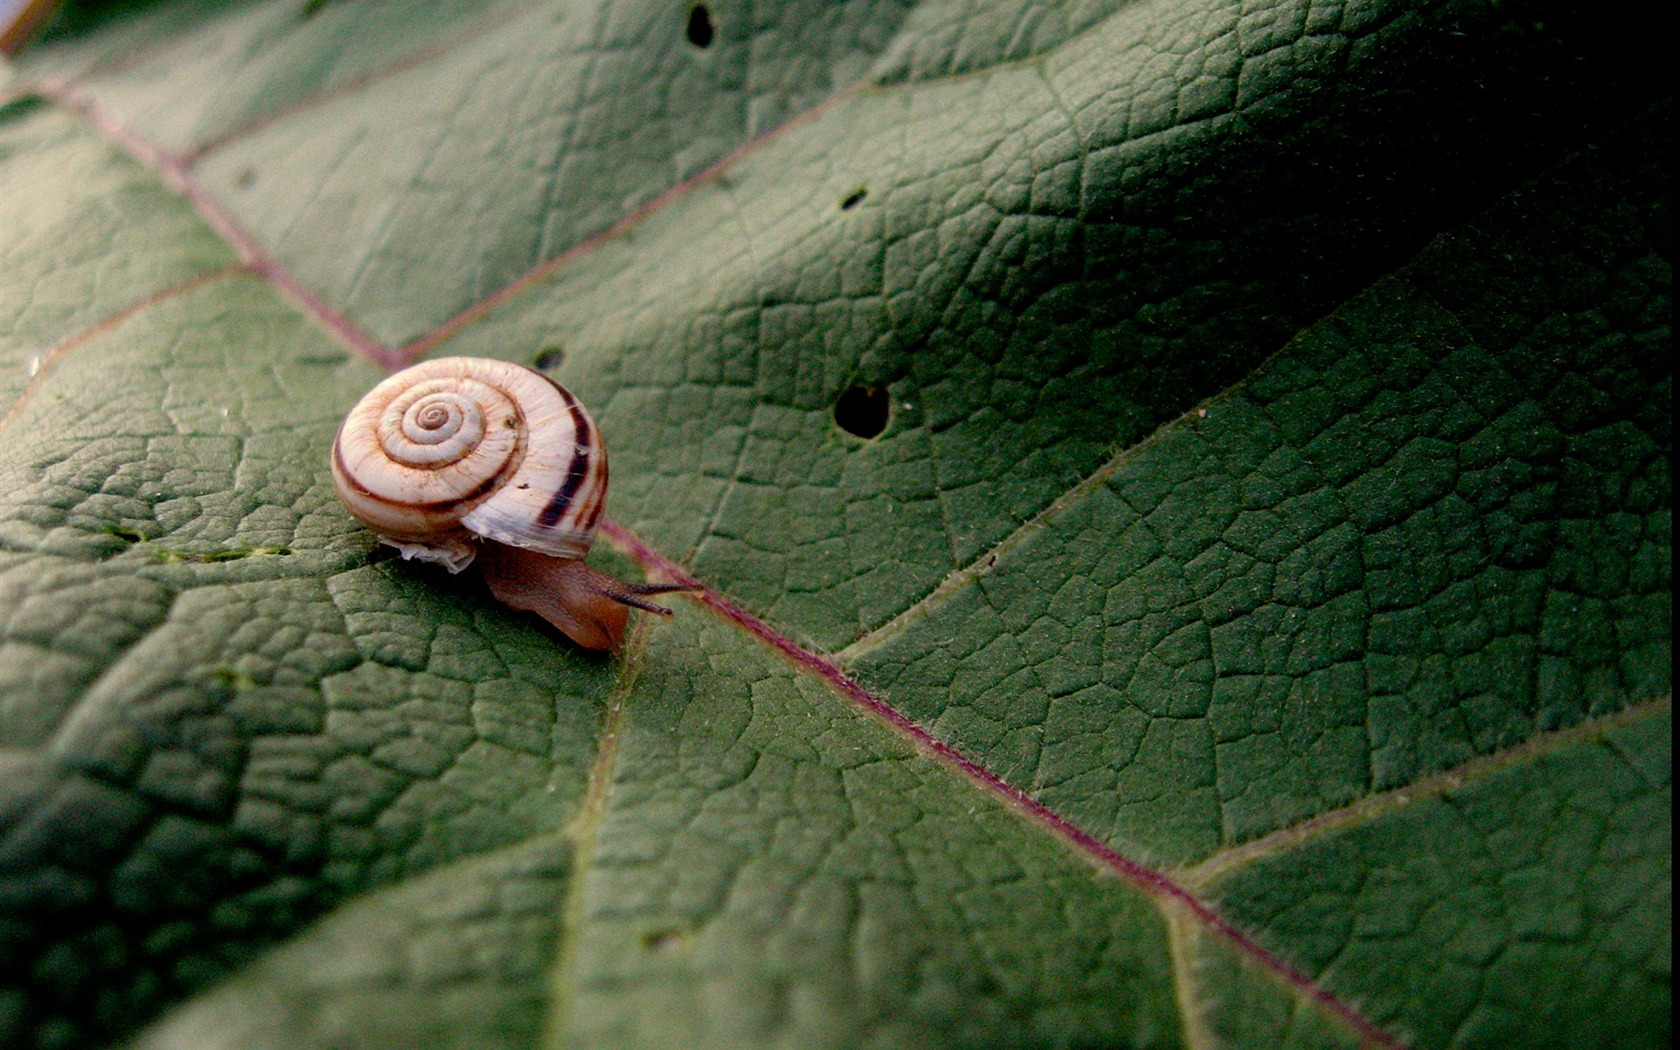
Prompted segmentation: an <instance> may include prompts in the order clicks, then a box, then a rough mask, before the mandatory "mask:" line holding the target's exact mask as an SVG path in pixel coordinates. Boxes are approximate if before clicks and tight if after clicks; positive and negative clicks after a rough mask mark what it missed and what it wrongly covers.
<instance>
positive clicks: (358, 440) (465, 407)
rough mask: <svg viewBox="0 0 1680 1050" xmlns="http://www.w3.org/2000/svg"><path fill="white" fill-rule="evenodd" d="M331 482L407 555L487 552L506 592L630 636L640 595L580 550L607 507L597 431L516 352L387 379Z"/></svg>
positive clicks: (492, 582)
mask: <svg viewBox="0 0 1680 1050" xmlns="http://www.w3.org/2000/svg"><path fill="white" fill-rule="evenodd" d="M332 471H333V481H334V483H335V484H336V485H337V487H338V494H339V498H340V499H342V500H343V501H344V505H345V507H346V508H347V509H348V510H349V511H350V513H351V515H352V516H354V517H355V518H356V519H357V520H358V521H360V522H362V523H363V524H364V525H366V526H368V527H369V528H370V529H372V530H373V531H374V532H375V533H377V534H378V536H379V538H380V540H381V541H382V542H384V543H387V544H389V545H391V546H393V547H396V548H397V549H398V550H399V551H401V552H402V555H403V557H404V558H417V559H420V560H422V561H430V562H436V563H438V564H440V565H442V566H444V567H445V568H446V569H448V570H449V571H450V572H452V573H458V572H460V571H462V570H463V569H465V568H467V567H468V566H469V565H471V564H473V563H474V562H477V563H478V565H479V567H480V570H481V571H482V573H483V576H484V580H485V583H486V584H488V585H489V587H490V591H491V593H492V594H494V595H495V596H496V597H497V599H499V600H500V601H502V602H504V603H505V604H507V605H509V606H512V607H513V608H516V609H525V610H529V611H532V612H535V613H537V614H538V615H540V616H542V617H543V618H544V619H546V620H548V621H549V622H550V623H552V624H554V626H556V627H557V628H559V629H560V630H561V631H563V632H564V633H565V634H566V635H567V636H568V637H570V638H571V639H572V640H573V641H575V642H577V643H578V644H579V645H582V646H584V647H585V648H589V649H609V650H615V649H617V648H619V646H620V645H621V644H622V642H623V637H624V627H625V624H626V622H627V618H628V613H629V609H630V608H632V607H633V608H638V609H644V610H647V611H649V612H653V613H658V614H660V615H663V616H669V615H671V612H670V610H669V609H666V608H664V607H662V606H659V605H655V604H653V603H651V602H648V601H645V600H644V599H643V598H642V597H641V596H642V595H647V594H659V593H663V592H666V591H673V590H683V589H685V588H684V587H682V586H681V585H676V586H672V585H664V584H652V585H649V584H629V583H625V582H623V581H621V580H617V579H615V578H613V577H611V576H608V575H607V574H606V573H603V572H600V571H599V570H596V569H593V568H590V567H589V566H588V565H587V564H586V563H585V562H584V561H583V558H584V556H585V555H586V554H588V553H589V547H590V544H591V543H592V542H593V540H594V538H595V529H596V524H597V522H598V521H599V519H600V516H601V512H602V511H603V510H604V509H605V507H606V496H607V452H606V447H605V445H604V444H603V443H602V441H601V433H600V430H599V429H598V428H597V427H596V426H595V421H594V420H593V419H592V418H591V417H590V415H589V413H588V411H586V410H585V409H584V407H583V405H582V404H580V403H579V402H578V400H577V398H576V397H574V396H573V395H572V393H571V392H570V391H569V390H567V389H566V388H565V387H563V386H561V385H560V384H559V383H556V382H555V381H554V380H552V379H550V378H548V377H547V376H545V375H543V374H542V373H540V372H535V371H532V370H531V369H529V368H524V367H521V366H519V365H515V364H510V363H508V362H505V361H495V360H488V359H484V358H472V357H446V358H438V359H437V360H433V361H425V362H422V363H421V364H418V365H415V366H413V367H411V368H407V369H404V370H403V371H401V372H398V373H396V374H395V375H393V376H391V377H390V378H388V379H386V380H384V381H383V382H381V383H380V384H378V385H377V386H375V387H374V388H373V389H372V390H371V391H369V392H368V393H367V395H366V396H365V397H363V398H362V400H361V401H359V402H358V403H357V404H356V406H355V407H354V408H352V409H351V410H350V414H349V415H348V416H347V417H346V418H345V420H344V424H343V425H342V426H341V427H340V428H339V431H338V437H337V438H336V439H335V440H334V442H333V453H332Z"/></svg>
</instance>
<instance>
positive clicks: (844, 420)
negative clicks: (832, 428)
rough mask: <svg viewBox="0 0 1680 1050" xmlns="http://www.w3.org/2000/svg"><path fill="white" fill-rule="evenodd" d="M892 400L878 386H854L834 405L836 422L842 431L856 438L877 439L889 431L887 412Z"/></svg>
mask: <svg viewBox="0 0 1680 1050" xmlns="http://www.w3.org/2000/svg"><path fill="white" fill-rule="evenodd" d="M891 400H892V399H891V398H889V397H888V396H887V392H886V390H884V389H882V388H881V387H878V386H854V387H852V388H851V389H850V390H848V391H846V392H845V393H844V394H841V395H840V400H839V401H836V402H835V403H834V422H835V424H836V425H837V426H839V428H840V429H841V430H844V431H845V432H846V433H848V434H852V435H854V436H856V437H860V438H864V439H868V438H872V437H877V436H879V435H880V433H881V431H883V430H885V429H887V410H888V409H889V408H890V407H891Z"/></svg>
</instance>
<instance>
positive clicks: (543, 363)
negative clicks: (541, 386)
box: [531, 343, 566, 372]
mask: <svg viewBox="0 0 1680 1050" xmlns="http://www.w3.org/2000/svg"><path fill="white" fill-rule="evenodd" d="M564 360H566V348H565V347H563V346H560V345H559V344H558V343H557V344H555V345H553V346H545V347H543V348H542V349H541V350H538V351H537V356H536V359H535V360H533V361H532V362H531V364H532V365H533V366H535V368H536V369H537V371H539V372H550V371H553V370H554V369H556V368H559V367H560V362H562V361H564Z"/></svg>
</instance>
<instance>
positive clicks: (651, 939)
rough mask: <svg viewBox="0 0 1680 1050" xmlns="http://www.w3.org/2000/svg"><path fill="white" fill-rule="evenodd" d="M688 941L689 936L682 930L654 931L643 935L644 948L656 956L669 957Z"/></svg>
mask: <svg viewBox="0 0 1680 1050" xmlns="http://www.w3.org/2000/svg"><path fill="white" fill-rule="evenodd" d="M686 940H688V935H687V934H686V933H684V932H683V931H682V930H653V931H650V932H648V933H644V934H642V947H644V948H646V949H647V950H648V951H650V952H653V953H654V954H656V955H669V954H671V953H672V952H674V951H676V950H677V949H678V948H681V947H682V946H683V942H684V941H686Z"/></svg>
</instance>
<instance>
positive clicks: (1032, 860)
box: [556, 609, 1180, 1050]
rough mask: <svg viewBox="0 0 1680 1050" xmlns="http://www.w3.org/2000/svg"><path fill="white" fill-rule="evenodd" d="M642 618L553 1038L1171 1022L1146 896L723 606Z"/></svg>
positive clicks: (1174, 1023)
mask: <svg viewBox="0 0 1680 1050" xmlns="http://www.w3.org/2000/svg"><path fill="white" fill-rule="evenodd" d="M655 630H656V634H655V644H654V646H653V647H652V648H651V649H650V650H649V652H648V655H647V658H646V664H645V666H644V667H643V669H642V671H641V675H640V678H639V679H638V681H637V685H636V690H635V692H634V694H633V695H632V696H631V697H630V698H629V699H628V700H627V701H626V706H625V709H624V714H623V718H624V724H623V726H622V728H621V730H620V731H619V733H618V736H617V747H618V750H617V753H616V755H615V757H614V765H613V773H612V791H611V794H610V795H609V796H608V801H607V805H606V808H605V810H604V812H603V813H602V814H601V816H600V822H599V827H598V829H597V830H596V831H595V834H594V839H593V841H594V846H593V850H592V853H591V854H590V855H589V857H588V858H587V867H586V869H585V871H586V874H585V875H584V876H583V877H582V882H581V885H580V886H579V889H578V892H579V894H580V897H579V900H578V911H577V913H576V914H577V922H578V925H577V927H576V928H575V930H573V931H572V932H571V936H572V937H573V938H575V943H576V949H575V957H574V958H573V960H572V961H571V967H572V970H571V973H570V976H569V978H568V980H569V984H568V985H567V986H566V988H565V990H564V991H562V992H561V993H560V995H559V996H558V997H557V999H556V1004H557V1006H558V1007H559V1008H562V1009H564V1010H566V1011H567V1016H568V1017H569V1018H570V1021H569V1022H568V1026H567V1027H568V1030H569V1031H570V1033H571V1037H570V1038H569V1039H568V1040H567V1041H566V1042H567V1045H569V1046H576V1047H600V1048H602V1050H605V1048H609V1047H612V1048H621V1050H622V1048H634V1047H669V1046H683V1047H688V1048H695V1050H699V1048H708V1047H715V1048H719V1050H722V1048H733V1047H741V1046H790V1047H791V1046H798V1047H813V1048H829V1047H832V1048H839V1047H849V1046H874V1047H882V1048H886V1047H898V1046H916V1047H927V1048H929V1050H937V1048H943V1047H976V1048H977V1047H996V1046H1022V1047H1028V1046H1062V1047H1105V1046H1128V1047H1131V1046H1135V1047H1165V1046H1178V1045H1180V1044H1179V1039H1180V1034H1179V1025H1178V1017H1177V1008H1176V1007H1175V1005H1174V1003H1173V992H1172V986H1171V982H1170V979H1169V976H1168V962H1169V956H1168V953H1167V944H1166V936H1165V928H1164V924H1163V923H1162V920H1161V917H1160V915H1159V914H1158V913H1157V912H1156V910H1155V909H1154V908H1153V907H1152V906H1151V903H1150V902H1149V900H1148V899H1147V898H1145V897H1143V896H1142V895H1141V894H1139V893H1138V892H1137V891H1136V890H1135V889H1133V888H1132V887H1131V886H1129V885H1128V884H1127V883H1125V882H1122V881H1120V880H1118V879H1113V878H1102V877H1097V876H1095V875H1094V874H1093V872H1092V870H1091V869H1090V867H1089V866H1088V865H1087V864H1086V863H1085V862H1083V861H1082V860H1081V859H1079V858H1077V857H1075V856H1074V855H1073V854H1071V853H1070V852H1069V851H1068V850H1067V849H1066V848H1065V847H1064V846H1063V845H1062V844H1060V843H1059V842H1057V841H1055V840H1054V839H1052V838H1050V837H1048V836H1046V835H1044V834H1042V833H1040V832H1039V831H1038V830H1037V829H1035V828H1033V827H1032V826H1031V825H1028V824H1024V823H1022V822H1021V821H1019V820H1017V819H1015V818H1014V817H1013V816H1011V815H1010V814H1009V813H1008V811H1007V810H1005V809H1004V808H1002V807H1001V806H999V805H998V804H997V803H996V802H995V801H994V800H993V799H992V798H990V797H989V796H988V795H986V794H985V793H984V792H982V791H981V790H979V789H977V788H975V787H974V786H972V785H971V784H969V783H966V782H964V781H963V780H961V779H959V778H958V777H957V776H956V775H955V774H953V773H952V772H951V771H949V770H947V769H944V768H941V767H939V766H937V765H934V764H933V763H931V762H929V761H927V760H926V759H925V758H922V757H920V756H919V755H918V753H917V752H915V751H913V750H912V749H911V748H910V747H909V746H908V745H907V744H906V743H905V742H904V741H902V740H900V739H899V738H897V737H895V736H894V735H892V734H891V733H889V732H888V731H887V730H885V729H884V728H883V727H882V726H880V725H879V724H878V723H876V722H874V721H872V720H871V719H869V718H867V717H865V716H864V715H862V714H861V713H860V712H858V711H857V710H856V709H855V708H853V707H852V706H850V705H849V704H847V703H846V702H844V701H843V700H841V699H840V698H839V697H837V696H836V695H834V694H833V693H831V692H829V691H828V690H827V689H826V688H824V687H823V686H822V685H821V684H820V683H818V682H816V681H813V680H812V679H811V678H810V677H809V676H808V675H805V674H803V673H801V672H798V671H796V670H795V669H794V668H793V667H791V666H790V665H788V664H785V663H784V662H782V661H781V660H780V659H779V658H777V657H776V656H774V655H773V654H772V653H771V652H770V651H769V650H768V649H766V648H764V647H763V646H761V645H760V644H759V643H757V642H755V641H754V640H752V639H751V638H750V637H748V636H746V635H743V634H742V633H741V632H739V631H737V630H735V629H734V628H733V627H731V626H728V625H724V624H720V623H718V622H716V621H710V620H708V619H707V618H706V617H705V614H704V613H701V612H699V611H697V610H693V609H683V610H680V611H679V612H678V615H677V618H676V621H675V622H674V623H672V624H669V625H657V626H656V628H655ZM720 680H722V681H728V682H731V683H734V685H733V686H732V687H731V688H724V689H720V688H717V687H716V686H715V685H714V684H713V683H715V682H717V681H720ZM794 989H797V994H791V993H792V990H794Z"/></svg>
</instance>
